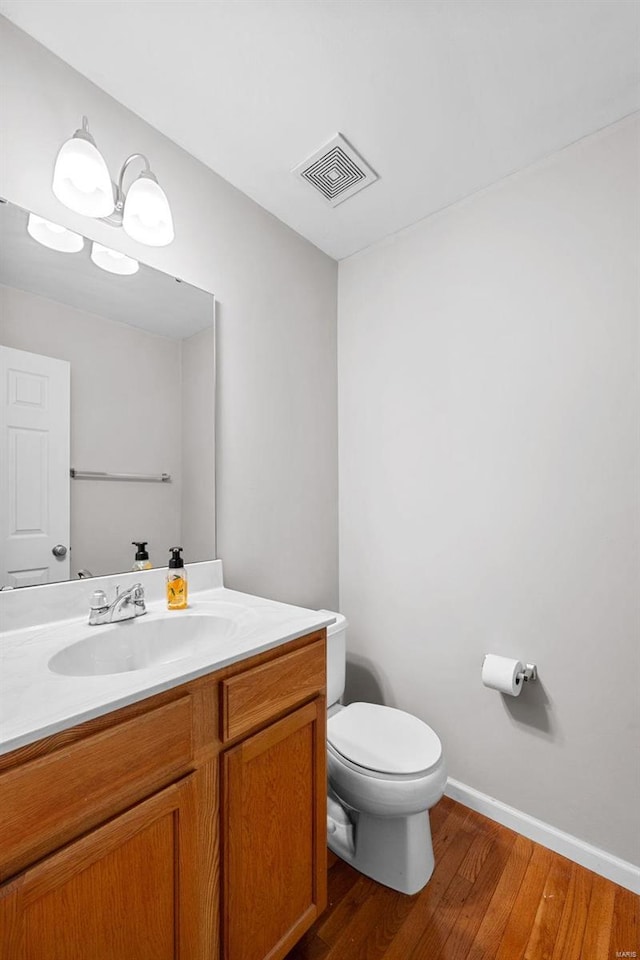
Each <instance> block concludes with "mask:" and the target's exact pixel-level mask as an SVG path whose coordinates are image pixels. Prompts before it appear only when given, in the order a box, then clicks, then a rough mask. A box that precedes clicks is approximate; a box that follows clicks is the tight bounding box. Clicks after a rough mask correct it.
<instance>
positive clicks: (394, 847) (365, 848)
mask: <svg viewBox="0 0 640 960" xmlns="http://www.w3.org/2000/svg"><path fill="white" fill-rule="evenodd" d="M352 815H353V817H354V833H355V849H353V851H351V850H350V849H348V847H347V846H346V845H345V844H344V843H341V842H340V839H339V837H338V836H336V835H335V834H334V835H332V834H329V836H328V838H327V843H328V846H329V849H330V850H332V851H333V853H335V854H336V856H338V857H340V858H341V859H342V860H345V861H346V862H347V863H349V864H351V866H352V867H353V868H354V869H355V870H359V871H360V873H364V874H365V876H367V877H371V879H372V880H376V881H377V882H378V883H382V884H384V886H385V887H391V889H392V890H398V891H399V892H400V893H406V894H414V893H418V891H419V890H422V888H423V887H424V886H426V884H427V882H428V881H429V879H430V877H431V874H432V873H433V868H434V859H433V845H432V843H431V825H430V823H429V813H428V812H427V811H426V810H423V811H421V812H420V813H414V814H412V815H411V816H408V817H374V816H371V815H370V814H367V813H355V814H352ZM334 838H335V839H334Z"/></svg>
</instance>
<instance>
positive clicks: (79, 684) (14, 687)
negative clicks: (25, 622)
mask: <svg viewBox="0 0 640 960" xmlns="http://www.w3.org/2000/svg"><path fill="white" fill-rule="evenodd" d="M220 603H226V604H229V603H232V604H237V605H240V606H242V607H244V608H245V613H244V614H243V619H242V624H241V626H240V627H239V629H238V631H237V634H236V635H234V636H233V637H231V638H229V640H228V641H227V642H226V643H225V645H224V649H223V651H222V654H221V651H220V644H219V643H218V644H214V645H212V650H211V651H209V652H202V651H200V652H199V653H198V654H197V655H194V656H190V657H185V658H183V659H179V660H173V661H172V662H171V663H163V664H159V665H155V666H150V667H145V668H143V669H139V670H131V671H125V672H123V673H110V674H102V675H99V676H67V675H63V674H59V673H54V672H53V671H52V670H51V669H50V668H49V666H48V664H49V660H50V659H51V657H52V656H53V655H54V654H56V653H57V652H58V651H60V650H62V649H63V648H64V647H67V646H69V645H70V644H71V643H74V642H76V641H78V640H80V639H81V638H83V637H85V636H86V635H87V632H88V631H91V636H94V635H95V636H97V635H98V632H99V631H105V630H107V629H113V625H105V626H99V627H87V617H86V615H85V616H84V617H82V619H80V618H76V619H72V620H64V621H60V620H58V621H55V622H52V623H49V624H44V625H43V624H40V625H38V626H29V627H26V628H23V629H17V630H13V631H11V632H7V633H5V634H4V635H3V638H2V643H1V644H0V754H4V753H9V752H10V751H11V750H15V749H17V748H18V747H22V746H25V745H26V744H28V743H33V742H35V741H36V740H40V739H41V738H42V737H46V736H50V735H51V734H53V733H57V732H59V731H60V730H65V729H67V728H69V727H72V726H75V725H76V724H78V723H83V722H84V721H86V720H91V719H93V718H94V717H99V716H102V715H103V714H106V713H109V712H110V711H112V710H117V709H119V708H120V707H124V706H127V705H128V704H131V703H136V702H138V701H139V700H143V699H144V698H145V697H149V696H152V695H153V694H156V693H161V692H162V691H163V690H168V689H170V688H171V687H176V686H178V685H179V684H181V683H185V682H187V681H188V680H193V679H195V678H196V677H201V676H203V675H204V674H207V673H211V672H213V671H215V670H219V669H220V668H222V667H225V666H227V665H228V664H231V663H237V662H238V661H239V660H244V659H245V658H247V657H251V656H253V655H254V654H257V653H261V652H262V651H264V650H270V649H272V648H273V647H277V646H279V645H280V644H283V643H286V642H287V641H288V640H294V639H296V638H297V637H302V636H304V635H305V634H307V633H311V632H312V631H313V630H318V629H320V628H322V627H325V626H328V625H329V624H330V623H333V622H334V617H333V616H332V614H330V613H328V612H327V611H318V610H307V609H305V608H304V607H294V606H291V605H290V604H285V603H278V602H276V601H273V600H265V599H262V598H261V597H254V596H250V595H249V594H245V593H239V592H237V591H235V590H228V589H226V587H216V588H214V589H209V590H203V591H200V592H198V593H194V594H193V595H192V596H191V597H190V603H189V607H188V609H187V610H186V611H184V612H182V611H171V612H170V613H168V612H167V610H166V605H165V603H164V602H161V601H157V602H153V603H147V609H148V613H147V614H146V615H145V616H144V620H145V621H149V620H151V619H158V618H160V617H165V616H169V617H171V618H172V619H173V618H178V617H180V616H185V615H186V616H189V615H193V614H194V613H195V614H198V615H201V614H203V615H207V614H212V615H215V612H216V605H217V604H220ZM115 626H116V627H117V626H118V625H115ZM94 631H95V634H94Z"/></svg>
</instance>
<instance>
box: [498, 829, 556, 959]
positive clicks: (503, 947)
mask: <svg viewBox="0 0 640 960" xmlns="http://www.w3.org/2000/svg"><path fill="white" fill-rule="evenodd" d="M552 863H553V853H552V852H551V851H550V850H547V849H546V848H545V847H540V846H535V848H534V851H533V854H532V855H531V860H530V861H529V866H528V867H527V869H526V871H525V875H524V878H523V880H522V883H521V884H520V890H519V891H518V895H517V897H516V899H515V902H514V904H513V910H512V911H511V916H510V917H509V920H508V922H507V925H506V927H505V930H504V934H503V936H502V940H501V941H500V946H499V947H498V952H497V953H496V956H495V960H522V957H523V956H524V951H525V950H526V947H527V943H528V941H529V937H530V935H531V930H532V928H533V922H534V920H535V917H536V911H537V909H538V904H539V902H540V899H541V897H542V892H543V890H544V885H545V883H546V882H547V877H548V875H549V870H550V869H551V864H552Z"/></svg>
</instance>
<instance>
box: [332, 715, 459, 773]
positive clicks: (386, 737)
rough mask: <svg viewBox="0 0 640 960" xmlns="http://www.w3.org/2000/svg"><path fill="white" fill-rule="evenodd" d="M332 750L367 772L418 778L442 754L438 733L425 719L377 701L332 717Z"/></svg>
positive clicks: (339, 756) (351, 765) (350, 764)
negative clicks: (382, 704)
mask: <svg viewBox="0 0 640 960" xmlns="http://www.w3.org/2000/svg"><path fill="white" fill-rule="evenodd" d="M327 742H328V747H329V751H330V752H331V753H333V754H334V755H336V758H337V759H341V760H343V761H344V762H345V763H346V765H347V766H349V767H351V768H352V769H359V770H361V771H362V773H363V774H364V775H365V776H372V777H376V776H377V777H380V778H382V779H398V780H404V779H415V778H416V777H420V776H424V775H425V774H427V773H428V772H429V771H430V770H432V769H433V768H434V767H435V766H436V765H437V764H438V763H439V762H440V760H441V758H442V744H441V743H440V739H439V738H438V736H437V734H436V733H435V732H434V731H433V730H432V729H431V727H429V726H428V725H427V724H426V723H424V722H423V721H422V720H419V719H418V718H417V717H414V716H412V715H411V714H410V713H405V711H404V710H396V709H395V708H394V707H385V706H381V705H380V704H376V703H352V704H349V706H347V707H344V709H342V710H340V711H339V712H338V713H336V714H334V715H333V716H332V717H329V720H328V724H327Z"/></svg>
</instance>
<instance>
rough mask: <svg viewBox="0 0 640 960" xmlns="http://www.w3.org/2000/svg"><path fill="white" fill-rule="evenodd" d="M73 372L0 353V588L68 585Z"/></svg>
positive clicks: (17, 353)
mask: <svg viewBox="0 0 640 960" xmlns="http://www.w3.org/2000/svg"><path fill="white" fill-rule="evenodd" d="M70 369H71V368H70V365H69V364H68V363H67V362H66V360H54V359H53V358H51V357H42V356H40V355H39V354H36V353H28V352H27V351H25V350H13V349H11V348H9V347H0V451H1V456H0V586H12V587H22V586H28V585H30V584H35V583H51V582H53V581H56V580H67V579H68V578H69V570H70V557H69V549H68V548H69V536H70V523H69V518H70V507H69V464H70V455H69V454H70V450H69V447H70ZM57 545H62V546H63V547H66V548H67V549H66V553H65V555H64V556H61V557H56V556H54V555H53V553H52V550H53V548H54V547H56V546H57Z"/></svg>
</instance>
